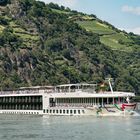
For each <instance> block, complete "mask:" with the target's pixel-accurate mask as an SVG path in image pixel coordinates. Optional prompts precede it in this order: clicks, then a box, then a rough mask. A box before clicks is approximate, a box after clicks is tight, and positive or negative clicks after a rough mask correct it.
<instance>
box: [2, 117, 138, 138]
mask: <svg viewBox="0 0 140 140" xmlns="http://www.w3.org/2000/svg"><path fill="white" fill-rule="evenodd" d="M139 139H140V116H139V115H136V116H133V117H127V116H125V117H124V116H121V117H93V116H84V117H82V116H80V117H74V116H69V117H68V116H51V117H47V116H45V117H42V116H22V115H17V116H16V115H0V140H139Z"/></svg>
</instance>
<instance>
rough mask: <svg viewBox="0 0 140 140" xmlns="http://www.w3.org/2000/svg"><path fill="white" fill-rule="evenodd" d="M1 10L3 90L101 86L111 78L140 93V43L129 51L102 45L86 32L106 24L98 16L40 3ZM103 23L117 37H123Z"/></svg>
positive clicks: (28, 1)
mask: <svg viewBox="0 0 140 140" xmlns="http://www.w3.org/2000/svg"><path fill="white" fill-rule="evenodd" d="M8 3H9V2H8ZM0 11H1V12H0V87H1V89H9V88H16V87H20V86H31V85H49V84H62V83H79V82H93V81H94V83H95V82H101V81H102V80H103V79H104V78H105V77H108V76H111V77H113V78H115V85H116V86H115V87H116V89H120V90H121V89H127V90H129V91H132V90H135V91H136V92H139V91H140V89H139V87H140V86H139V85H140V79H139V77H140V70H139V67H138V64H139V60H140V57H139V52H140V51H139V47H138V43H135V42H134V40H132V39H131V41H130V47H129V48H131V51H128V52H127V51H116V50H115V51H114V50H112V48H110V47H108V46H105V45H104V44H102V43H101V42H100V41H102V40H101V37H103V34H101V33H97V32H96V33H95V32H94V31H93V32H89V31H87V30H85V29H84V28H83V23H86V22H96V23H97V22H99V23H100V22H101V20H99V19H98V18H96V16H94V15H84V14H83V13H78V12H76V11H71V10H70V9H65V8H64V7H59V6H58V5H55V4H52V3H51V4H49V5H45V4H44V3H43V2H36V1H34V0H11V2H10V3H9V4H5V5H1V6H0ZM85 17H86V18H85ZM77 23H78V24H77ZM100 24H101V23H100ZM102 24H105V26H108V27H109V28H111V29H110V30H108V31H109V32H111V33H112V32H113V34H115V33H118V32H119V30H117V29H116V28H113V26H111V25H107V23H102ZM79 25H80V26H79ZM93 29H94V28H93ZM96 31H97V30H96ZM105 34H106V33H105ZM120 34H122V33H120ZM109 35H110V34H109ZM125 36H128V37H129V38H130V36H129V35H128V34H126V33H125ZM134 37H135V39H136V38H137V37H138V36H135V35H133V38H134ZM123 43H124V42H123ZM131 43H133V44H134V46H135V47H133V48H132V47H131ZM125 48H126V47H125ZM133 49H135V50H137V53H135V54H134V50H133ZM135 52H136V51H135ZM129 65H131V67H129ZM134 68H135V69H134Z"/></svg>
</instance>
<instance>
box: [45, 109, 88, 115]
mask: <svg viewBox="0 0 140 140" xmlns="http://www.w3.org/2000/svg"><path fill="white" fill-rule="evenodd" d="M43 113H48V114H81V113H85V111H84V110H72V109H71V110H65V109H60V110H58V109H57V110H55V109H44V110H43Z"/></svg>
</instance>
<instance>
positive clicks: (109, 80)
mask: <svg viewBox="0 0 140 140" xmlns="http://www.w3.org/2000/svg"><path fill="white" fill-rule="evenodd" d="M106 80H107V81H108V84H109V87H110V90H111V93H112V94H113V88H112V85H111V81H113V78H106Z"/></svg>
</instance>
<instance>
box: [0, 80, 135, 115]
mask: <svg viewBox="0 0 140 140" xmlns="http://www.w3.org/2000/svg"><path fill="white" fill-rule="evenodd" d="M109 86H110V89H111V91H104V92H103V91H100V92H96V90H95V89H96V88H95V87H96V84H86V83H82V84H65V85H58V86H35V87H22V88H19V89H18V90H15V91H0V113H1V114H29V115H67V116H75V115H101V116H105V115H127V114H128V115H133V113H134V111H135V110H136V103H134V102H132V101H131V98H133V97H134V96H135V94H134V93H131V92H119V91H113V89H112V86H111V83H110V80H109Z"/></svg>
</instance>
